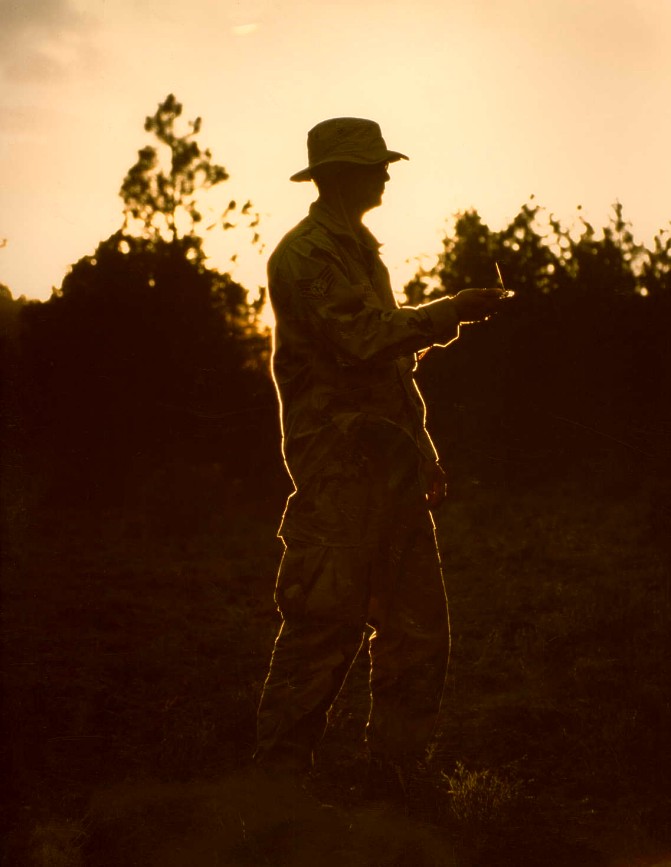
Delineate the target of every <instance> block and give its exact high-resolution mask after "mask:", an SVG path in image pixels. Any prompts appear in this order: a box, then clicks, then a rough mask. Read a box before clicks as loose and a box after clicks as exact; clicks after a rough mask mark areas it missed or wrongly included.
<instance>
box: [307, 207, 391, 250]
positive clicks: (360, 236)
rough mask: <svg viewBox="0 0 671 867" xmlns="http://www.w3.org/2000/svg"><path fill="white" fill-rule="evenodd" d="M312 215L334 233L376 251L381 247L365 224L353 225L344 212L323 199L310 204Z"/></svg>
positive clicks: (312, 217) (317, 221)
mask: <svg viewBox="0 0 671 867" xmlns="http://www.w3.org/2000/svg"><path fill="white" fill-rule="evenodd" d="M310 217H311V219H313V220H314V221H315V222H316V223H319V225H320V226H323V227H324V228H325V229H326V230H327V231H329V232H332V233H333V234H334V235H340V236H341V237H345V238H349V239H350V240H354V241H356V243H357V244H361V245H362V246H363V247H367V248H369V249H371V250H373V251H375V252H377V251H378V250H379V249H380V247H381V244H380V242H379V241H378V240H377V238H376V237H375V236H374V235H373V233H372V232H370V231H369V230H368V229H367V228H366V227H365V226H363V225H361V224H360V225H359V226H358V227H356V226H351V225H350V224H349V223H348V222H347V220H346V218H345V215H344V214H343V213H342V212H339V211H337V210H336V209H335V208H332V207H330V205H327V204H326V203H325V202H323V201H322V200H321V199H317V201H316V202H313V203H312V204H311V205H310Z"/></svg>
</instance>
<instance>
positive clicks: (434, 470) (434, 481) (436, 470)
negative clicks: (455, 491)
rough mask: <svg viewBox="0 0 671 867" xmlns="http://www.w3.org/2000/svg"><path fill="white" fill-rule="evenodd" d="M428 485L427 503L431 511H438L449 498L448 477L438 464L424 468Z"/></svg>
mask: <svg viewBox="0 0 671 867" xmlns="http://www.w3.org/2000/svg"><path fill="white" fill-rule="evenodd" d="M424 481H425V483H426V502H427V505H428V507H429V508H430V509H437V508H438V506H440V504H441V503H442V502H443V500H444V499H445V497H446V496H447V477H446V475H445V473H444V472H443V470H442V467H441V466H440V464H438V463H428V462H427V463H426V464H425V466H424Z"/></svg>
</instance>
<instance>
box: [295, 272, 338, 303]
mask: <svg viewBox="0 0 671 867" xmlns="http://www.w3.org/2000/svg"><path fill="white" fill-rule="evenodd" d="M296 282H297V284H298V289H299V291H300V293H301V295H302V296H303V297H304V298H311V299H312V300H314V301H320V300H322V299H323V298H326V297H327V296H328V295H329V293H330V292H331V289H332V288H333V283H334V282H335V276H334V274H333V272H332V271H331V269H330V268H328V267H326V268H323V269H322V270H321V271H320V272H319V274H318V275H317V276H316V277H312V278H311V279H309V280H297V281H296Z"/></svg>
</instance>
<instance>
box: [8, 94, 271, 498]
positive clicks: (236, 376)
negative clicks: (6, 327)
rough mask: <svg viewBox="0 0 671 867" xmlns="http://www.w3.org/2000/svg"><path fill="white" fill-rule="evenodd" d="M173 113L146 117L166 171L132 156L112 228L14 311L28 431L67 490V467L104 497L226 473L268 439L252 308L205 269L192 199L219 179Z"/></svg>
mask: <svg viewBox="0 0 671 867" xmlns="http://www.w3.org/2000/svg"><path fill="white" fill-rule="evenodd" d="M181 111H182V107H181V105H180V104H179V103H178V102H177V101H176V100H175V98H174V97H173V96H169V97H168V98H167V99H166V100H165V101H164V102H163V103H161V105H159V108H158V110H157V112H156V114H155V115H154V116H152V117H149V118H147V121H146V124H145V128H146V129H147V130H148V131H150V132H152V133H154V134H155V135H156V137H157V138H158V141H159V145H160V146H163V147H164V148H167V150H168V152H169V154H170V161H169V167H168V169H167V170H166V169H164V168H163V166H162V160H161V157H160V154H159V152H158V150H157V149H156V148H153V147H147V148H143V149H142V150H141V151H140V157H139V159H138V161H137V163H136V164H135V165H134V166H133V167H132V168H131V169H130V171H129V172H128V174H127V176H126V178H125V180H124V182H123V184H122V187H121V191H120V194H121V196H122V198H123V200H124V222H123V226H122V228H121V229H120V230H119V231H118V232H115V233H114V234H113V235H112V236H110V237H109V238H107V239H106V240H105V241H102V242H101V243H100V244H99V245H98V247H97V249H96V250H95V252H94V253H93V254H92V255H87V256H84V257H82V259H80V260H79V261H78V262H77V263H76V264H75V265H73V266H72V268H71V269H70V272H69V273H68V275H67V276H66V278H65V279H64V281H63V284H62V285H61V287H60V288H59V289H58V290H56V291H55V292H54V293H53V295H52V297H51V299H50V300H49V301H48V302H47V303H45V304H38V305H28V308H27V309H26V311H25V315H24V323H25V326H26V334H25V344H24V346H25V349H26V353H25V356H26V361H27V366H28V367H29V368H30V370H31V374H32V376H31V383H32V394H31V400H32V405H33V407H35V408H36V409H35V410H33V411H32V416H33V420H34V425H33V430H34V431H35V433H36V435H37V436H38V437H39V438H41V442H43V443H46V441H47V440H49V441H50V442H51V445H52V448H53V449H54V450H55V452H56V453H57V454H58V461H59V463H60V464H61V466H62V467H63V469H64V470H65V471H66V472H68V473H69V480H70V482H69V483H70V485H71V486H72V479H73V477H74V476H73V473H72V472H70V470H71V469H72V466H73V465H74V464H76V465H77V472H78V475H79V477H80V478H82V479H91V478H95V480H96V484H97V485H102V486H103V487H104V485H105V483H106V482H108V483H113V484H117V485H118V484H121V486H124V485H128V484H133V479H134V478H135V477H136V476H139V475H141V474H142V472H143V465H145V464H148V463H152V464H153V465H154V466H155V465H156V463H157V462H159V463H160V462H161V461H162V462H164V463H165V462H166V461H168V460H169V461H170V462H172V463H173V464H177V463H179V462H184V461H186V462H188V461H207V460H212V461H217V462H218V463H219V464H221V465H222V466H223V465H226V466H228V467H229V469H231V471H233V470H232V468H234V467H236V466H237V467H238V468H239V466H240V463H241V458H240V452H241V451H244V450H245V449H247V450H248V449H250V448H253V445H254V442H255V441H256V439H258V436H257V435H260V433H261V432H263V431H268V430H269V425H268V424H265V422H266V421H267V420H266V419H265V416H264V413H266V412H267V409H266V408H268V409H270V408H271V407H272V403H273V399H272V395H273V389H272V385H271V383H270V379H269V376H268V373H267V356H268V351H269V345H268V344H269V341H268V335H267V334H266V333H265V332H262V331H260V330H259V327H258V315H259V312H260V307H261V304H262V299H258V300H257V301H254V302H250V301H249V299H248V293H247V290H246V289H245V288H244V287H243V286H242V285H240V284H239V283H238V282H237V281H235V280H234V279H233V278H232V277H231V276H230V274H226V273H220V272H219V271H217V270H216V269H213V268H209V267H207V263H206V257H205V255H204V253H203V248H202V237H201V235H200V234H199V227H200V223H201V212H200V210H199V205H198V201H199V196H200V195H201V194H203V193H206V192H207V191H208V190H210V189H211V188H212V187H213V186H215V185H217V184H220V183H222V182H223V181H225V180H226V179H227V178H228V173H227V172H226V171H225V169H224V168H223V167H222V166H219V165H217V164H215V163H214V162H213V159H212V156H211V153H210V151H209V150H203V149H201V147H200V145H199V144H198V142H197V140H196V136H197V134H198V133H199V131H200V128H201V121H200V119H197V120H196V121H193V122H192V123H190V124H189V131H188V132H187V133H185V134H184V135H180V134H178V133H177V132H176V130H175V122H176V120H177V118H179V116H180V115H181ZM234 207H235V203H234V202H231V203H230V205H229V207H228V209H226V212H225V213H228V212H230V211H231V210H232V209H233V208H234ZM243 210H245V213H247V214H249V207H246V208H245V209H243ZM222 219H223V218H222ZM224 228H226V227H225V226H223V225H222V226H221V229H222V230H223V229H224ZM259 414H260V415H261V416H264V423H262V424H260V425H259V424H258V418H257V417H256V416H258V415H259ZM271 426H272V425H271ZM255 437H256V439H255ZM168 454H170V458H168V457H167V456H168ZM242 462H243V463H245V462H244V460H243V461H242Z"/></svg>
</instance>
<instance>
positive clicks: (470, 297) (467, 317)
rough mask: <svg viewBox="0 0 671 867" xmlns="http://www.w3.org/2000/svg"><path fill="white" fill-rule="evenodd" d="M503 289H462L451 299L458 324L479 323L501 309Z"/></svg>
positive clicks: (504, 294)
mask: <svg viewBox="0 0 671 867" xmlns="http://www.w3.org/2000/svg"><path fill="white" fill-rule="evenodd" d="M505 297H506V293H505V292H504V291H503V289H462V290H461V292H458V293H457V294H456V295H455V296H454V298H453V299H452V300H453V302H454V306H455V307H456V310H457V316H458V317H459V322H480V320H482V319H486V318H487V317H488V316H492V315H493V314H494V313H497V312H498V311H499V310H500V309H501V304H502V303H503V299H504V298H505Z"/></svg>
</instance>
